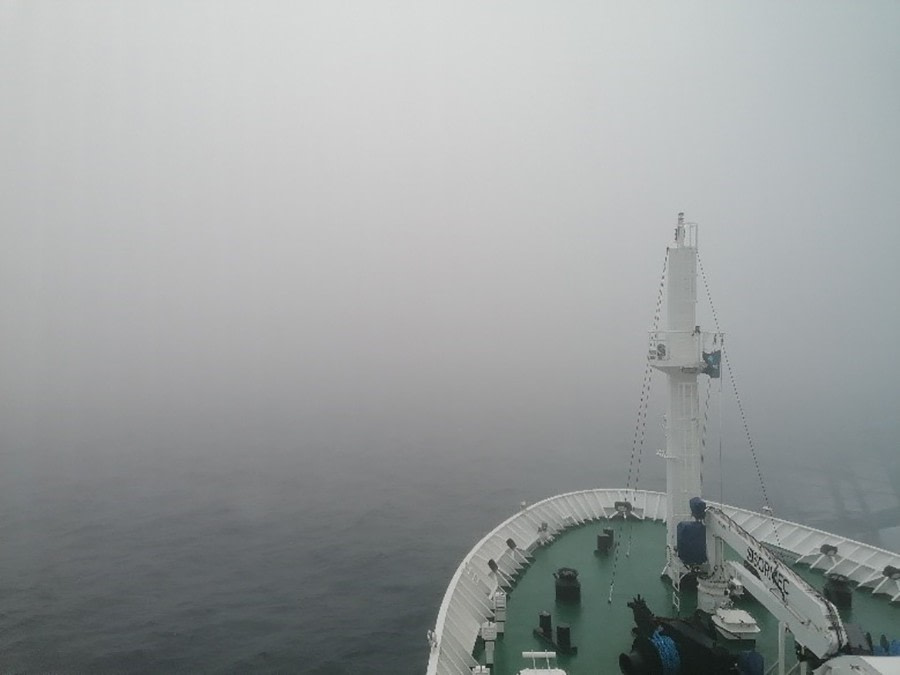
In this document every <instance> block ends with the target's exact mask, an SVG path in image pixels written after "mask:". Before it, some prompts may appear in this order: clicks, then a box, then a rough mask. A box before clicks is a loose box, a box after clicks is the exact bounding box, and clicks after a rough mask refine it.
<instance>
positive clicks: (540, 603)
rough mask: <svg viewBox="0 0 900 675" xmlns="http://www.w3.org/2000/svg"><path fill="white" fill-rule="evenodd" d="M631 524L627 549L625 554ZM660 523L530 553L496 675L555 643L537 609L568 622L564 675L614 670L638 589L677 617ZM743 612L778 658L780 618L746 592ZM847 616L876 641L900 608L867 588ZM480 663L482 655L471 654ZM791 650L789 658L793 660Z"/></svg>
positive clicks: (586, 531) (688, 595) (689, 603)
mask: <svg viewBox="0 0 900 675" xmlns="http://www.w3.org/2000/svg"><path fill="white" fill-rule="evenodd" d="M611 526H612V527H613V528H614V529H615V536H616V546H617V547H618V549H619V550H618V562H617V563H616V562H615V559H616V552H615V551H611V552H610V553H609V554H608V555H607V556H595V555H594V549H595V548H596V536H597V534H599V533H600V532H601V531H602V529H603V528H604V527H611ZM629 530H630V531H631V547H630V548H631V552H630V555H629V556H627V557H626V555H625V550H626V548H627V547H628V540H629ZM665 532H666V530H665V525H664V524H662V523H658V522H653V521H643V522H635V523H617V524H615V525H610V523H609V521H599V522H597V521H595V522H593V523H589V524H587V525H583V526H580V527H577V528H574V529H571V530H568V531H566V532H564V533H562V534H560V535H559V536H558V537H557V538H556V540H555V541H554V542H553V543H552V544H551V545H550V546H546V547H544V548H539V549H538V550H537V551H535V554H534V561H533V563H532V564H531V565H530V566H529V567H528V568H527V569H526V570H525V571H524V572H523V573H522V574H521V575H520V576H519V577H518V579H517V582H516V585H515V586H514V587H513V589H512V590H511V591H510V593H509V598H508V601H507V622H506V632H505V634H504V635H503V636H502V637H501V638H499V639H498V640H497V643H496V648H495V665H494V669H493V672H494V673H495V674H497V675H514V674H515V673H518V671H519V670H520V669H522V668H524V667H526V665H529V664H526V663H525V661H524V660H523V659H522V656H521V655H522V652H523V651H529V650H545V649H552V648H551V647H549V646H547V645H546V644H545V643H543V642H542V641H541V640H540V639H538V638H536V637H534V635H533V634H532V630H533V629H534V628H536V627H537V625H538V614H539V612H541V611H548V612H550V613H551V614H552V616H553V631H554V634H555V632H556V626H557V625H558V624H560V623H567V624H569V625H570V626H571V636H572V644H573V645H575V646H577V647H578V654H577V655H574V656H565V655H559V657H558V659H557V664H558V666H559V667H560V668H563V669H565V671H566V672H567V673H568V674H569V675H579V674H585V675H587V674H588V673H590V674H591V675H596V673H598V672H599V673H618V672H619V666H618V657H619V654H620V653H621V652H623V651H624V652H627V651H629V650H630V647H631V641H632V638H631V628H632V626H633V625H634V624H633V622H632V614H631V610H630V609H628V607H627V606H626V603H627V602H628V601H629V600H630V599H631V598H632V597H634V596H635V595H637V594H638V593H639V594H641V595H642V596H643V597H644V598H645V599H646V600H647V604H648V606H649V607H650V609H651V610H652V611H653V612H654V613H655V614H657V615H660V616H674V610H673V608H672V587H671V585H670V584H669V583H668V582H667V581H664V580H663V579H662V578H661V577H660V572H661V571H662V569H663V565H664V561H665ZM614 565H616V566H617V570H616V579H615V586H614V589H613V594H612V603H609V602H608V598H609V588H610V579H611V577H612V570H613V566H614ZM560 567H574V568H575V569H577V570H578V572H579V580H580V581H581V603H580V604H574V605H571V604H564V603H557V602H556V600H555V590H554V579H553V572H555V571H556V570H557V569H558V568H560ZM794 569H795V571H797V572H798V573H799V574H800V575H801V576H803V577H804V578H805V579H807V580H808V581H810V582H811V583H812V585H813V586H815V587H816V588H821V587H822V584H823V582H824V578H823V576H822V575H821V574H820V573H818V572H815V571H811V570H809V569H808V568H806V567H803V566H795V567H794ZM681 604H682V611H681V616H687V615H688V614H690V613H691V612H692V611H693V609H694V607H695V597H694V593H693V592H691V591H685V592H683V593H682V600H681ZM737 606H738V607H739V608H742V609H746V610H748V611H749V612H750V613H751V614H753V616H754V618H755V619H756V620H757V622H758V623H759V625H760V628H761V629H762V632H761V633H760V634H759V638H758V640H757V649H758V651H760V652H761V653H762V654H763V656H764V658H765V662H766V668H767V669H768V667H769V666H770V665H771V664H773V663H774V662H775V660H776V656H777V621H775V620H774V618H773V617H771V615H769V614H768V613H767V612H766V611H765V609H764V608H763V607H762V605H760V604H758V603H757V602H755V601H754V600H753V599H752V598H750V596H749V595H747V596H746V597H745V599H744V600H742V601H740V602H738V603H737ZM842 618H843V619H844V621H845V622H848V621H849V622H853V623H857V624H859V625H860V626H861V627H862V628H863V630H868V631H870V632H871V633H872V635H873V636H874V637H875V639H876V640H877V638H878V636H879V635H881V633H887V634H888V636H889V637H890V636H891V633H894V634H895V635H894V637H896V636H897V635H896V634H897V633H900V630H898V629H897V626H898V625H900V609H898V608H897V607H896V606H892V605H891V604H890V603H889V601H888V599H887V598H886V597H885V596H872V595H871V593H870V592H869V591H868V590H858V591H854V593H853V609H852V611H850V612H847V613H846V614H844V613H842ZM787 649H788V654H793V642H792V640H791V638H790V636H788V641H787ZM475 655H476V657H477V658H478V659H479V661H480V662H482V663H483V662H484V659H483V654H480V653H477V652H476V654H475ZM792 661H793V658H792V656H789V657H788V662H789V663H790V662H792Z"/></svg>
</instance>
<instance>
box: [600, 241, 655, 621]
mask: <svg viewBox="0 0 900 675" xmlns="http://www.w3.org/2000/svg"><path fill="white" fill-rule="evenodd" d="M668 263H669V249H668V248H666V256H665V258H664V259H663V266H662V274H661V275H660V280H659V287H658V290H657V295H656V309H655V310H654V312H653V321H652V324H651V325H652V332H654V333H655V332H657V331H658V330H659V320H660V316H661V314H662V301H663V290H664V289H665V285H666V269H667V267H668ZM652 382H653V365H652V363H651V360H650V351H649V349H648V351H647V362H646V365H645V367H644V379H643V382H642V384H641V397H640V401H639V403H638V412H637V420H636V421H635V425H634V435H633V437H632V440H631V458H630V460H629V462H628V479H627V480H626V481H625V494H626V495H628V494H629V493H631V499H632V502H633V501H634V490H635V489H636V488H637V485H638V482H639V480H640V475H641V458H642V455H643V452H642V450H643V447H644V437H645V435H646V433H645V432H646V429H647V409H648V407H649V401H650V388H651V384H652ZM632 475H633V476H634V487H632V482H631V478H632ZM627 518H628V516H627V514H625V515H624V516H623V519H626V520H627ZM621 533H622V530H621V528H619V535H621ZM631 542H632V523H629V528H628V545H627V547H626V553H625V557H629V556H630V555H631ZM613 548H614V549H615V553H614V554H613V569H612V576H611V577H610V582H609V597H608V599H607V602H609V603H612V596H613V589H614V587H615V584H616V571H617V569H618V566H619V547H618V546H614V547H613Z"/></svg>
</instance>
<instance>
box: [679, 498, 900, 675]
mask: <svg viewBox="0 0 900 675" xmlns="http://www.w3.org/2000/svg"><path fill="white" fill-rule="evenodd" d="M691 501H692V502H694V501H695V500H691ZM696 501H697V502H699V503H698V504H697V510H696V511H694V516H695V518H697V519H698V521H702V523H703V525H705V533H706V554H707V558H708V563H707V564H708V570H709V574H708V575H699V576H698V584H697V604H698V607H700V608H701V609H703V610H704V611H707V612H715V609H716V608H717V607H721V606H724V605H726V604H727V602H728V585H729V581H730V580H731V579H734V578H736V579H737V580H739V581H740V582H741V583H742V584H743V586H744V588H745V589H746V590H748V591H749V592H750V593H751V594H752V595H753V597H754V598H756V599H757V600H758V601H759V602H760V603H761V604H762V605H763V606H764V607H765V608H766V610H768V611H769V612H770V613H771V614H772V615H773V616H774V617H775V618H777V619H778V621H779V622H780V623H781V624H782V625H783V626H784V627H785V628H787V629H788V630H789V631H790V632H791V633H792V634H793V636H794V639H795V641H796V643H797V644H798V645H800V647H801V648H802V652H803V656H804V658H803V659H802V660H801V663H800V672H801V673H806V672H809V670H808V669H809V667H810V666H812V667H813V668H815V670H814V671H813V672H814V673H816V674H817V675H843V674H845V673H846V674H848V675H849V674H851V673H852V674H854V675H864V674H871V675H876V674H879V673H880V674H887V673H890V674H900V658H896V657H873V656H869V655H867V654H864V653H862V654H859V653H857V654H853V653H852V652H854V651H856V649H855V647H854V646H851V644H850V642H851V641H850V638H848V633H847V629H846V627H845V626H844V623H843V621H842V620H841V617H840V615H839V614H838V611H837V609H836V608H835V606H834V605H833V604H832V603H831V602H830V601H829V600H828V599H826V598H825V597H824V596H822V594H820V593H819V592H818V591H817V590H816V589H815V588H813V587H812V586H810V585H809V584H808V583H807V582H806V581H805V580H804V579H802V578H801V577H800V576H799V575H798V574H797V573H796V572H794V571H793V570H792V569H791V568H790V567H788V566H787V565H785V564H784V563H783V562H782V561H781V560H779V559H778V557H777V556H776V555H775V554H774V553H772V551H770V550H769V549H768V548H766V547H765V546H764V545H763V544H762V543H760V542H759V541H758V540H757V539H756V538H754V537H753V536H752V535H751V534H750V533H749V532H747V531H746V530H745V529H744V528H742V527H741V526H740V525H738V523H736V522H735V521H734V520H733V519H732V518H730V517H729V516H727V515H726V514H725V513H724V512H723V511H721V510H720V509H718V508H716V507H713V506H706V505H705V504H704V503H703V502H702V501H701V500H696ZM693 506H694V504H692V507H693ZM693 510H694V509H693V508H692V511H693ZM698 516H702V518H701V517H698ZM725 544H727V545H728V546H729V547H730V548H731V549H733V550H734V551H735V552H736V553H738V554H739V555H741V556H742V557H743V561H742V562H737V561H734V560H726V559H725V554H724V553H725V551H724V545H725ZM780 634H782V635H783V631H780Z"/></svg>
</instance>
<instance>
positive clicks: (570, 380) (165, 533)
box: [0, 2, 900, 674]
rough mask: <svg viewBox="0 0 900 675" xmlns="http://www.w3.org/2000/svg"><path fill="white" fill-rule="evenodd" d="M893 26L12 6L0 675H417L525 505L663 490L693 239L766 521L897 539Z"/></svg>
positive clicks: (730, 473) (803, 15) (380, 9)
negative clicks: (653, 363) (676, 327)
mask: <svg viewBox="0 0 900 675" xmlns="http://www.w3.org/2000/svg"><path fill="white" fill-rule="evenodd" d="M897 25H900V10H898V7H897V6H896V5H894V4H891V3H878V2H873V3H866V4H860V5H848V4H846V3H838V2H824V3H823V2H818V3H798V4H794V5H791V6H783V5H780V4H775V3H758V4H756V5H753V6H748V7H726V6H719V5H715V4H705V3H689V4H679V5H668V4H665V3H650V4H644V5H640V6H637V5H631V4H628V3H603V2H598V3H572V4H570V5H566V6H553V7H550V6H542V5H541V4H536V3H527V2H526V3H522V2H516V3H499V4H494V5H491V6H484V5H482V4H479V3H467V2H463V3H459V2H457V3H452V4H451V3H442V2H437V3H431V4H428V5H422V4H421V3H405V2H399V3H390V4H381V3H377V4H370V3H362V2H351V3H343V4H341V3H324V2H321V3H320V2H305V3H299V4H295V5H288V4H281V3H257V4H256V5H254V6H253V7H250V6H246V5H243V4H240V3H233V2H224V3H206V2H199V3H192V4H190V5H188V6H175V5H171V6H169V5H161V4H158V3H149V2H136V3H128V4H122V5H105V4H100V3H93V2H71V3H66V4H65V5H58V4H51V3H42V2H29V3H14V2H8V3H4V4H0V101H2V102H3V103H2V105H0V175H2V176H3V177H4V178H3V180H0V237H2V246H0V345H2V349H0V373H2V377H0V542H2V552H0V607H2V609H0V667H2V668H3V669H9V670H12V671H15V672H20V671H21V672H47V671H57V672H177V671H198V670H202V671H210V672H241V671H243V672H247V671H259V672H265V671H269V672H315V673H354V674H355V673H381V672H420V671H421V670H422V668H423V667H424V664H425V659H426V656H427V647H426V643H425V639H424V635H425V631H426V630H427V629H428V628H429V627H431V626H432V625H433V623H434V619H435V616H436V612H437V608H438V606H439V603H440V601H441V597H442V594H443V591H444V588H445V586H446V583H447V582H448V581H449V579H450V577H451V575H452V573H453V570H454V569H455V567H456V565H457V564H458V562H459V561H460V560H461V558H462V557H463V556H464V555H465V553H466V552H467V551H468V550H469V548H470V547H471V546H472V545H473V544H474V543H475V542H476V541H477V540H478V539H479V538H480V537H481V536H482V535H483V534H484V533H486V532H487V531H489V530H490V529H491V528H493V527H494V526H495V525H496V524H497V523H498V522H500V521H501V520H503V519H505V518H506V517H508V516H509V515H510V514H511V513H512V512H513V511H514V510H515V509H517V508H519V505H520V503H521V502H522V501H528V502H533V501H536V500H538V499H541V498H544V497H547V496H550V495H553V494H556V493H559V492H564V491H570V490H577V489H586V488H591V487H597V486H599V487H617V486H623V485H624V484H625V483H626V481H627V478H628V475H629V466H631V467H632V469H633V472H632V479H634V478H635V477H636V476H637V474H638V466H639V467H640V470H639V475H640V482H639V485H638V487H641V488H646V489H662V488H663V486H664V466H663V462H662V460H661V459H659V458H658V457H656V455H655V452H656V450H657V449H658V448H660V447H662V446H663V445H664V438H663V433H662V420H661V417H662V412H663V409H664V403H663V389H664V388H663V386H662V381H661V379H657V380H656V381H655V384H654V387H653V392H652V396H651V400H650V407H649V412H648V416H647V425H646V429H645V434H644V436H643V444H640V443H638V444H637V447H639V448H640V451H641V454H640V461H639V462H638V460H637V459H635V461H634V463H632V461H631V456H632V449H633V448H634V447H635V446H636V444H635V426H636V417H637V413H638V404H639V399H640V392H641V378H642V374H643V369H644V365H645V358H646V348H647V339H646V338H647V331H648V329H649V328H650V326H651V319H652V316H653V314H654V307H655V302H656V297H657V292H658V285H659V282H660V274H661V272H662V268H663V259H664V252H665V246H666V245H667V244H668V243H669V242H670V240H671V238H672V228H673V227H674V225H675V221H676V214H677V213H678V212H679V211H686V214H687V219H688V220H689V221H695V222H698V223H700V239H699V244H700V255H701V259H702V261H703V267H704V270H705V272H706V277H707V278H708V281H709V284H710V292H711V294H712V296H713V298H712V299H713V301H714V303H715V308H716V316H717V318H718V320H719V321H720V323H721V329H722V330H723V331H725V333H726V345H727V350H728V354H729V361H730V363H731V365H732V366H733V367H734V375H735V379H736V382H737V384H738V389H739V393H740V396H741V401H742V404H743V412H744V418H745V419H746V420H747V422H748V426H749V428H750V430H751V434H752V438H753V444H754V448H755V450H756V453H757V459H758V462H759V466H760V469H761V471H760V472H761V474H762V478H763V482H764V485H765V493H766V495H768V497H769V500H770V502H771V505H772V506H773V507H774V508H775V511H776V513H777V514H778V515H781V516H783V517H786V518H797V519H800V520H803V521H804V522H807V523H809V524H812V525H814V526H817V527H821V528H823V529H828V530H833V531H835V532H838V533H840V534H842V535H845V536H850V537H854V538H858V539H862V540H864V541H869V542H872V543H875V544H879V545H883V546H890V547H892V548H894V549H897V548H900V529H898V528H900V496H898V488H897V486H898V485H900V464H898V462H897V459H896V457H897V453H896V449H897V439H898V438H900V428H898V424H900V423H898V416H897V414H896V411H897V410H898V408H900V396H898V394H897V382H898V377H900V359H897V358H896V356H895V351H896V345H895V342H896V337H895V336H896V335H897V333H898V328H900V326H898V321H897V317H898V315H897V312H896V309H895V306H896V298H895V295H896V289H897V287H898V286H900V273H898V267H897V265H896V255H897V252H898V251H900V228H898V227H897V223H898V219H900V192H898V191H897V190H896V185H897V184H900V126H898V125H897V124H896V120H897V119H898V118H900V89H898V87H897V86H896V83H897V82H898V81H900V65H898V64H900V43H898V42H897V40H896V26H897ZM699 295H700V297H701V301H700V306H699V309H698V317H699V321H700V323H701V325H702V326H703V327H704V328H705V329H711V328H712V327H713V313H712V311H711V310H710V308H709V303H708V301H707V299H706V297H705V296H706V293H705V284H704V288H701V289H700V293H699ZM719 384H720V383H715V384H714V388H716V389H717V388H718V385H719ZM721 384H722V388H723V390H724V393H723V394H722V403H721V405H720V404H719V399H718V394H715V393H714V394H713V395H712V396H711V398H710V401H711V407H710V416H709V424H708V430H707V445H706V448H705V450H704V453H705V458H704V489H705V490H706V493H707V496H708V497H709V498H711V499H719V498H720V497H721V498H724V499H725V500H726V501H728V502H730V503H733V504H737V505H739V506H746V507H751V508H760V507H761V506H763V501H764V498H763V495H762V489H761V487H760V482H759V479H758V476H757V469H756V463H755V462H754V460H753V458H752V456H751V454H750V452H749V448H748V444H747V440H746V437H745V433H744V428H743V426H744V425H743V421H742V416H741V412H740V410H739V409H738V407H737V406H736V404H735V402H734V398H733V395H732V393H731V385H730V380H729V378H728V374H727V372H726V377H725V378H724V379H723V381H722V383H721ZM640 428H641V427H640V425H638V430H639V431H640ZM720 437H721V439H722V440H721V446H720V442H719V438H720ZM637 438H639V439H640V438H641V435H640V433H639V434H638V436H637ZM720 447H721V448H722V451H723V456H724V460H723V462H722V463H720V462H719V448H720Z"/></svg>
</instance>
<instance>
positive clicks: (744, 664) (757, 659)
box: [737, 651, 765, 675]
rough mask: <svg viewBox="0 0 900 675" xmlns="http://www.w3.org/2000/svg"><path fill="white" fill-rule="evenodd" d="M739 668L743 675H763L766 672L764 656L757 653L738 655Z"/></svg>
mask: <svg viewBox="0 0 900 675" xmlns="http://www.w3.org/2000/svg"><path fill="white" fill-rule="evenodd" d="M737 667H738V672H739V673H740V674H741V675H763V673H764V672H765V663H764V662H763V657H762V654H760V653H759V652H757V651H750V652H741V653H740V654H738V658H737Z"/></svg>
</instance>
